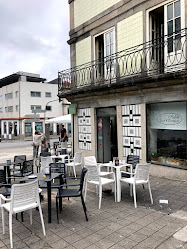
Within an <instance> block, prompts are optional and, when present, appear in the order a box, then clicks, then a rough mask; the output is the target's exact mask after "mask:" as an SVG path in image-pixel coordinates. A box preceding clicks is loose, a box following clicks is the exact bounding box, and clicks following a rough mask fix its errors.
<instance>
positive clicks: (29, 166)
mask: <svg viewBox="0 0 187 249" xmlns="http://www.w3.org/2000/svg"><path fill="white" fill-rule="evenodd" d="M30 172H31V173H33V160H27V161H24V162H23V168H22V174H24V173H30Z"/></svg>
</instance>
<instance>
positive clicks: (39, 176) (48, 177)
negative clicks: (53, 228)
mask: <svg viewBox="0 0 187 249" xmlns="http://www.w3.org/2000/svg"><path fill="white" fill-rule="evenodd" d="M35 175H36V176H37V178H32V179H31V178H29V176H26V177H24V178H22V179H21V180H20V182H25V181H31V180H36V179H38V181H45V182H46V183H47V199H48V223H51V213H52V212H51V182H52V180H53V179H55V178H57V177H59V176H60V175H62V174H61V173H51V174H50V175H46V177H45V178H44V177H43V174H42V173H36V174H35ZM60 184H62V177H60Z"/></svg>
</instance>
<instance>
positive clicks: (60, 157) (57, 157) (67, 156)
mask: <svg viewBox="0 0 187 249" xmlns="http://www.w3.org/2000/svg"><path fill="white" fill-rule="evenodd" d="M51 159H52V160H53V162H55V159H60V160H61V161H62V163H65V159H69V155H68V154H64V155H58V156H56V155H53V156H51Z"/></svg>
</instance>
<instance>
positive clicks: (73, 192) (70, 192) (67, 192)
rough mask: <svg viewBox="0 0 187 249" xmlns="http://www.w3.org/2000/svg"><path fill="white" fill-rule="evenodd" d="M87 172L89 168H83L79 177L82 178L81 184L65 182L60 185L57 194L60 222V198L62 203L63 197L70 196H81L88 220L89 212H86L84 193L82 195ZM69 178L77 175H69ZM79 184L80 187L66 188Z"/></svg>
mask: <svg viewBox="0 0 187 249" xmlns="http://www.w3.org/2000/svg"><path fill="white" fill-rule="evenodd" d="M86 172H87V168H83V169H82V173H81V177H79V179H80V183H79V184H67V185H65V184H63V185H61V186H60V188H59V190H58V193H57V195H56V212H57V222H58V223H59V215H58V199H59V202H61V203H62V198H65V197H67V198H69V197H81V201H82V206H83V210H84V214H85V217H86V220H87V221H88V217H87V213H86V211H87V210H86V205H85V202H84V199H83V195H82V191H83V184H84V177H85V174H86ZM68 179H77V178H75V177H69V178H67V180H68ZM75 186H78V187H79V188H76V189H75V188H66V189H64V187H75ZM61 209H62V207H60V210H61Z"/></svg>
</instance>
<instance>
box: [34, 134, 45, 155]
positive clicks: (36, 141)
mask: <svg viewBox="0 0 187 249" xmlns="http://www.w3.org/2000/svg"><path fill="white" fill-rule="evenodd" d="M42 136H43V134H42V133H41V132H40V133H39V132H38V131H35V134H34V136H33V143H32V145H33V159H36V158H38V150H39V146H40V144H41V137H42Z"/></svg>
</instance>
